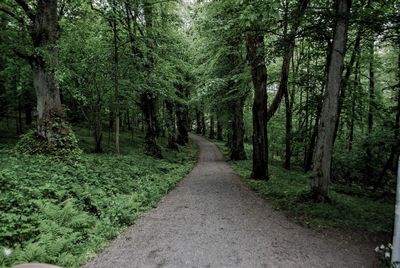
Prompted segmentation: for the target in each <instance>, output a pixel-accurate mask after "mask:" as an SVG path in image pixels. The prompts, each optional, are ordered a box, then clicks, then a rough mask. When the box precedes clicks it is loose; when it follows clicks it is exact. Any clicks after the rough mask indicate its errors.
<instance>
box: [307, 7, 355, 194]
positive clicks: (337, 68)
mask: <svg viewBox="0 0 400 268" xmlns="http://www.w3.org/2000/svg"><path fill="white" fill-rule="evenodd" d="M350 8H351V0H337V2H336V23H335V33H334V38H333V44H332V52H331V56H330V58H331V60H330V63H329V71H328V80H327V85H326V90H325V94H324V101H323V104H322V111H321V120H320V124H319V126H318V136H317V143H316V148H315V154H314V161H313V162H314V167H313V173H314V174H313V180H312V184H311V188H312V192H313V195H314V198H315V200H316V201H319V202H326V201H328V200H329V197H328V193H329V182H330V177H331V162H332V150H333V139H334V134H335V124H336V120H337V117H338V114H337V113H338V105H339V91H340V85H341V80H342V70H343V60H344V56H345V53H346V43H347V29H348V16H349V12H350Z"/></svg>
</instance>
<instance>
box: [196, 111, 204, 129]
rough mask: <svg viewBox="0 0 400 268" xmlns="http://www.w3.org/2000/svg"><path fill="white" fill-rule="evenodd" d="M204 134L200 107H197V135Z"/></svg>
mask: <svg viewBox="0 0 400 268" xmlns="http://www.w3.org/2000/svg"><path fill="white" fill-rule="evenodd" d="M202 132H203V130H202V123H201V113H200V109H199V107H196V133H197V134H201V133H202Z"/></svg>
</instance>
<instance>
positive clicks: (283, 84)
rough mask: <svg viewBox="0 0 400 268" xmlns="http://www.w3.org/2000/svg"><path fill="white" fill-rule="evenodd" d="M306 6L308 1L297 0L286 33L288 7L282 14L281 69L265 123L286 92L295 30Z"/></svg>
mask: <svg viewBox="0 0 400 268" xmlns="http://www.w3.org/2000/svg"><path fill="white" fill-rule="evenodd" d="M307 5H308V0H298V3H297V8H296V10H295V11H294V12H293V13H294V14H292V16H291V17H292V18H293V17H294V18H295V21H294V24H293V27H292V30H291V31H290V33H288V12H289V11H288V7H287V6H286V10H285V14H284V40H283V43H284V48H285V49H284V52H283V62H282V67H281V80H280V83H279V88H278V92H277V93H276V95H275V98H274V100H273V101H272V104H271V106H270V107H269V109H268V112H267V122H268V121H269V120H270V119H271V118H272V116H273V115H274V114H275V112H276V111H277V110H278V108H279V105H280V103H281V101H282V97H283V96H284V95H285V94H286V93H285V92H286V91H287V90H288V89H287V88H288V78H289V67H290V60H291V59H292V57H293V51H294V47H295V40H296V34H297V29H298V28H299V26H300V23H301V19H302V17H303V16H304V13H305V11H306V8H307Z"/></svg>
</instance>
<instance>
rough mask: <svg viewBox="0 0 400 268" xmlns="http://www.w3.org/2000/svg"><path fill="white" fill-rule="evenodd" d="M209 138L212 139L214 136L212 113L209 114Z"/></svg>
mask: <svg viewBox="0 0 400 268" xmlns="http://www.w3.org/2000/svg"><path fill="white" fill-rule="evenodd" d="M209 138H210V139H212V140H213V139H214V138H215V123H214V115H211V116H210V136H209Z"/></svg>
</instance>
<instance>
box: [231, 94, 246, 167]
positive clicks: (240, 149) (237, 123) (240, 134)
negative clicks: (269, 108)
mask: <svg viewBox="0 0 400 268" xmlns="http://www.w3.org/2000/svg"><path fill="white" fill-rule="evenodd" d="M245 100H246V98H245V97H242V98H239V99H237V100H235V102H234V105H233V107H232V108H233V109H232V110H233V117H232V137H231V141H230V143H229V147H230V159H231V160H245V159H246V152H245V150H244V123H243V108H244V103H245Z"/></svg>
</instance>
